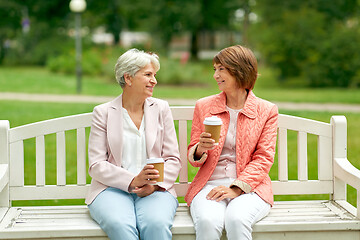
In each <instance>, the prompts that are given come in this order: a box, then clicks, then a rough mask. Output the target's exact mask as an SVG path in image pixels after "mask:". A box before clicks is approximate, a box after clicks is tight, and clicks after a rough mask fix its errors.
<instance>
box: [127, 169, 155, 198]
mask: <svg viewBox="0 0 360 240" xmlns="http://www.w3.org/2000/svg"><path fill="white" fill-rule="evenodd" d="M158 177H160V175H159V171H158V170H156V169H154V166H153V165H145V166H144V168H143V169H142V170H141V172H140V173H139V174H138V175H137V176H135V177H134V179H133V180H132V181H131V183H130V186H129V191H130V192H131V191H132V190H134V189H135V188H141V187H143V186H145V185H146V184H156V181H154V180H153V179H156V178H158Z"/></svg>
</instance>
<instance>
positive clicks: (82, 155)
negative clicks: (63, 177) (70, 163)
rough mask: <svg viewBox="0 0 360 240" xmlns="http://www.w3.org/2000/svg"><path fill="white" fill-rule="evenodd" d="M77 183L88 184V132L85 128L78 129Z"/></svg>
mask: <svg viewBox="0 0 360 240" xmlns="http://www.w3.org/2000/svg"><path fill="white" fill-rule="evenodd" d="M76 143H77V145H76V146H77V184H78V185H85V184H86V149H87V147H86V133H85V128H78V129H76Z"/></svg>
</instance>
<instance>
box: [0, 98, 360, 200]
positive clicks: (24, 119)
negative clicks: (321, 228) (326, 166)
mask: <svg viewBox="0 0 360 240" xmlns="http://www.w3.org/2000/svg"><path fill="white" fill-rule="evenodd" d="M94 106H95V104H69V103H61V104H60V103H36V102H30V103H26V102H21V101H0V108H1V113H0V114H1V116H0V119H8V120H10V124H11V127H16V126H19V125H23V124H27V123H32V122H36V121H41V120H46V119H49V118H55V117H62V116H66V115H71V114H79V113H85V112H90V111H92V109H93V107H94ZM280 112H281V113H285V114H291V115H296V116H301V117H306V118H311V119H315V120H319V121H324V122H329V121H330V117H331V116H332V115H333V113H330V112H310V111H280ZM346 117H347V119H348V129H349V131H348V158H349V160H350V162H352V164H354V165H355V166H356V167H357V168H360V161H359V160H358V156H359V155H360V148H358V146H360V128H359V127H358V125H357V124H358V123H359V122H360V113H349V114H346ZM189 130H190V126H189ZM67 138H68V139H69V141H70V143H69V144H67V145H68V146H69V152H68V156H67V166H68V167H67V169H68V170H69V172H68V175H67V181H68V182H70V183H71V182H75V181H76V171H75V169H74V167H73V166H76V163H75V159H74V157H73V156H76V153H75V151H76V150H75V147H74V149H72V148H71V146H76V144H75V134H74V132H69V133H67ZM308 139H309V141H310V143H309V146H308V149H309V156H308V158H309V178H310V179H316V177H317V162H316V161H317V160H316V158H317V157H316V154H315V151H311V150H312V149H313V150H315V149H316V139H315V137H313V136H309V138H308ZM46 141H48V142H49V143H47V145H46V168H47V172H50V174H48V175H47V176H46V182H47V184H55V182H56V178H55V176H56V173H55V165H56V163H55V136H52V135H50V136H48V137H46ZM295 141H296V136H295V135H294V134H291V133H289V143H288V145H289V160H290V161H289V166H290V168H289V169H290V172H289V178H290V179H294V178H296V176H297V167H296V162H295V161H294V160H295V159H296V144H295ZM25 144H26V147H25V153H26V154H27V156H28V157H27V158H26V159H25V161H26V165H25V166H26V169H27V174H26V175H25V176H26V180H25V183H27V184H30V183H33V181H34V179H35V172H34V169H35V163H34V156H35V152H34V149H33V148H34V144H35V143H34V140H27V141H26V142H25ZM291 159H293V160H291ZM195 173H196V169H194V168H192V167H190V169H189V178H190V180H191V179H193V177H194V174H195ZM270 175H271V177H272V178H273V179H276V178H277V162H276V161H275V164H274V166H273V168H272V170H271V173H270ZM89 181H90V178H89V177H88V182H89ZM324 197H326V198H328V196H285V197H284V196H276V200H284V199H291V198H297V199H299V198H301V199H311V198H315V199H316V198H324ZM348 199H349V201H350V202H351V203H352V204H354V205H356V191H355V190H354V189H352V188H351V187H349V191H348ZM47 203H48V204H54V202H53V201H47ZM55 203H59V204H65V203H66V204H69V203H70V204H79V203H83V200H79V201H55ZM17 204H18V205H23V204H30V205H33V204H36V203H35V202H27V203H24V202H18V203H16V204H15V205H17Z"/></svg>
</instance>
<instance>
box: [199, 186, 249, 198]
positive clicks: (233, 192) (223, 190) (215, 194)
mask: <svg viewBox="0 0 360 240" xmlns="http://www.w3.org/2000/svg"><path fill="white" fill-rule="evenodd" d="M242 193H243V191H242V190H241V189H240V188H238V187H231V188H229V187H225V186H218V187H214V188H213V189H212V190H211V191H210V192H209V193H208V195H207V196H206V199H208V200H215V201H217V202H220V201H222V200H224V199H226V198H228V199H234V198H236V197H238V196H240V195H241V194H242Z"/></svg>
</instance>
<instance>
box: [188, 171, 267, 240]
mask: <svg viewBox="0 0 360 240" xmlns="http://www.w3.org/2000/svg"><path fill="white" fill-rule="evenodd" d="M233 180H234V179H228V178H227V179H219V180H214V181H209V182H208V183H207V184H206V185H205V186H204V188H203V189H202V190H201V191H200V192H199V193H198V194H197V195H196V196H195V198H194V199H193V201H192V202H191V205H190V212H191V216H192V219H193V221H194V226H195V231H196V240H219V239H220V238H221V235H222V233H223V230H224V227H225V230H226V236H227V238H228V240H245V239H252V236H251V234H252V226H253V225H254V224H255V223H256V222H257V221H259V220H261V219H262V218H264V217H265V216H266V215H267V214H268V213H269V211H270V208H271V206H270V204H268V203H267V202H265V201H264V200H262V199H261V198H260V197H259V196H258V195H257V194H256V193H253V192H252V193H248V194H242V195H240V196H239V197H237V198H234V199H232V200H230V201H229V200H223V201H221V202H216V201H214V200H207V199H206V195H207V194H208V193H209V192H210V191H211V189H213V188H214V187H216V186H220V185H223V186H230V184H231V183H232V182H233Z"/></svg>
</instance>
